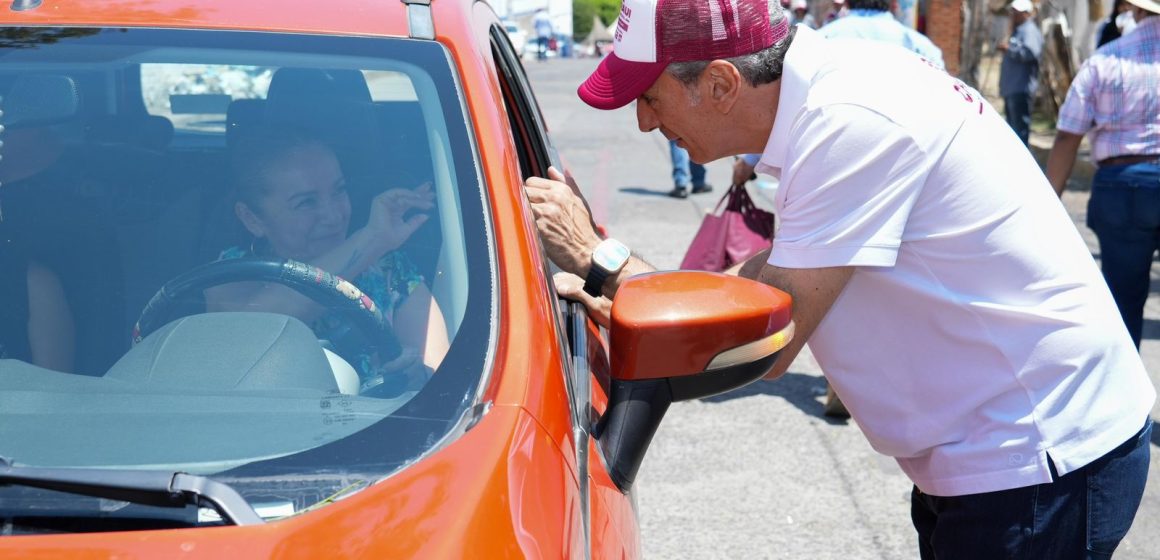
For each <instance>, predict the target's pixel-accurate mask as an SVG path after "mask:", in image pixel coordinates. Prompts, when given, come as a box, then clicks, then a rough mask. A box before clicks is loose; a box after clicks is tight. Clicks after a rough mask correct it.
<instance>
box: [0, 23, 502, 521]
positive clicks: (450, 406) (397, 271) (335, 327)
mask: <svg viewBox="0 0 1160 560" xmlns="http://www.w3.org/2000/svg"><path fill="white" fill-rule="evenodd" d="M0 35H3V36H4V37H5V40H4V41H0V94H2V97H0V100H2V101H0V109H2V110H3V116H2V121H0V122H2V123H3V124H4V130H3V133H2V135H0V139H2V140H3V144H2V145H0V309H4V310H5V311H6V312H5V313H0V457H3V458H4V459H5V460H6V461H11V462H12V463H14V464H19V465H30V466H54V467H92V468H134V469H136V468H146V469H162V470H173V471H184V472H190V473H194V474H202V475H209V476H212V477H214V478H215V479H218V480H221V481H225V482H228V483H229V484H232V485H234V486H235V488H237V489H238V490H239V491H240V492H241V493H242V495H243V496H244V497H246V498H247V499H248V500H250V501H251V502H252V503H258V502H261V503H267V504H270V503H272V504H274V505H275V506H276V507H274V508H273V509H272V510H271V511H278V512H281V513H279V515H285V514H287V512H289V513H290V514H293V513H297V512H301V511H304V510H305V509H307V508H309V507H312V506H314V505H315V504H317V503H318V502H319V501H321V500H323V499H324V498H327V497H334V496H336V495H341V494H342V493H345V492H349V491H353V490H357V489H359V488H362V487H365V486H366V485H368V484H372V483H373V482H374V481H376V480H378V479H380V478H382V477H384V476H386V475H388V474H390V473H391V472H393V471H394V470H396V469H398V468H402V467H403V466H405V465H407V464H410V463H411V462H413V461H415V460H416V458H418V457H421V456H422V455H424V454H426V453H429V452H431V450H433V449H436V448H438V447H439V446H442V445H445V444H446V442H447V441H449V439H450V438H453V437H454V436H455V435H456V434H458V433H459V432H460V431H461V430H462V427H463V425H464V424H465V423H466V416H467V415H468V413H469V410H470V409H471V408H472V404H473V402H474V401H475V400H476V398H477V395H478V391H479V386H480V384H481V380H482V379H483V376H484V375H485V373H486V371H487V370H488V367H489V364H488V363H487V360H488V359H489V358H488V356H489V348H490V345H491V344H492V343H493V340H494V335H495V333H494V329H495V324H494V320H493V317H494V301H495V294H494V292H493V286H494V285H495V284H496V283H495V282H494V270H493V265H492V262H493V257H492V255H491V242H490V241H489V237H490V230H489V229H488V228H487V225H486V224H487V216H486V214H485V205H484V203H483V200H484V198H483V197H484V191H483V189H482V188H481V184H480V178H479V175H478V171H477V168H478V162H477V161H476V160H477V155H476V152H475V150H474V148H473V147H472V146H473V142H472V139H471V132H470V130H469V129H468V127H467V124H466V123H467V119H466V116H465V113H464V108H463V107H464V102H463V99H462V98H461V95H462V89H461V88H460V87H459V86H458V85H457V80H458V78H457V72H456V70H455V69H454V68H453V67H452V66H451V64H450V60H451V58H450V56H449V55H448V52H447V51H446V49H445V48H444V47H443V46H441V45H439V44H438V43H435V42H429V41H412V40H406V39H384V38H378V39H372V38H350V37H336V36H313V35H290V34H280V33H241V32H211V31H180V30H159V29H57V30H35V31H32V30H27V29H19V28H8V29H0ZM275 475H276V476H275ZM288 480H294V482H287V481H288ZM9 491H12V492H15V491H14V490H11V489H9V488H7V487H0V502H6V503H8V504H15V503H16V502H15V501H13V500H28V501H31V502H34V503H35V504H41V503H42V502H43V500H46V499H49V498H48V497H46V496H48V494H51V493H48V494H45V493H36V492H32V493H27V492H24V493H17V494H11V493H10V494H5V492H9ZM58 497H59V496H57V497H54V498H51V499H57V498H58ZM67 499H68V500H71V501H70V502H69V504H71V505H69V506H68V507H70V508H73V509H76V508H80V509H82V510H83V509H85V508H86V507H88V506H86V505H84V504H88V503H89V502H92V503H95V500H94V499H91V498H83V497H76V496H69V497H68V498H67ZM86 500H88V502H86ZM78 504H80V505H78ZM13 507H15V506H13ZM32 507H41V506H38V505H33V506H32ZM94 511H97V510H96V509H94ZM134 515H137V516H139V517H140V516H144V517H145V518H149V517H156V516H162V517H164V516H169V517H173V518H178V519H179V520H180V521H181V522H189V523H191V524H197V523H200V522H209V523H213V522H216V521H214V520H212V519H209V520H205V519H202V518H199V516H198V512H197V510H196V508H190V509H189V511H181V510H178V511H177V512H172V511H167V510H160V509H159V510H158V511H149V512H147V513H143V514H142V513H140V512H138V513H135V514H134ZM199 519H201V520H200V521H199Z"/></svg>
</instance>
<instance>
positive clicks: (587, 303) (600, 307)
mask: <svg viewBox="0 0 1160 560" xmlns="http://www.w3.org/2000/svg"><path fill="white" fill-rule="evenodd" d="M552 281H553V283H554V284H556V293H557V294H560V295H561V296H563V297H565V298H568V299H570V300H574V301H578V302H580V303H583V304H584V307H587V308H588V316H589V317H591V318H592V320H593V321H596V324H598V325H600V326H602V327H604V328H606V329H609V328H612V301H611V300H609V299H608V298H606V297H604V296H601V297H598V298H594V297H592V296H591V295H588V292H585V291H584V279H582V278H580V277H579V276H576V275H575V274H571V273H568V272H557V273H556V275H555V276H553V277H552Z"/></svg>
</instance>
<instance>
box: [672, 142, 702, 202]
mask: <svg viewBox="0 0 1160 560" xmlns="http://www.w3.org/2000/svg"><path fill="white" fill-rule="evenodd" d="M669 157H671V158H672V160H673V190H671V191H669V196H671V197H673V198H688V197H689V191H692V192H693V194H700V193H707V192H711V191H712V190H713V186H712V185H710V184H709V183H706V182H705V166H704V165H701V164H699V163H697V162H695V161H690V160H689V152H687V151H685V149H684V148H682V147H680V146H678V145H677V141H676V140H669Z"/></svg>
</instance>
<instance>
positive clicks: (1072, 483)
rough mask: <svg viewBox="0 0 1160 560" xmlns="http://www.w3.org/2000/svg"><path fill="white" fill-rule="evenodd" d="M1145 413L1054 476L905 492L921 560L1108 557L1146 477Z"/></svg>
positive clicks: (1127, 522)
mask: <svg viewBox="0 0 1160 560" xmlns="http://www.w3.org/2000/svg"><path fill="white" fill-rule="evenodd" d="M1151 439H1152V420H1151V419H1148V420H1147V422H1146V423H1145V425H1144V428H1143V429H1142V430H1140V431H1139V432H1138V433H1137V434H1136V435H1135V436H1132V437H1131V438H1128V440H1127V441H1125V442H1124V443H1123V444H1121V445H1120V446H1119V447H1117V448H1115V449H1113V450H1112V451H1110V452H1109V453H1108V454H1106V455H1104V456H1103V457H1101V458H1099V459H1096V460H1095V461H1092V462H1091V463H1090V464H1088V465H1087V466H1085V467H1083V468H1081V469H1078V470H1075V471H1072V472H1069V473H1067V474H1065V475H1063V476H1058V475H1057V474H1056V473H1055V468H1054V467H1052V469H1051V474H1052V478H1053V480H1054V481H1053V482H1051V483H1048V484H1039V485H1036V486H1028V487H1025V488H1015V489H1013V490H1001V491H999V492H987V493H985V494H971V495H969V496H954V497H938V496H931V495H929V494H923V493H922V492H920V491H919V490H918V489H915V490H913V491H912V492H911V499H910V515H911V520H912V521H913V522H914V528H915V529H917V530H918V548H919V554H920V555H921V557H922V559H923V560H933V559H935V558H937V559H938V560H958V559H962V560H979V559H982V558H1005V559H1027V560H1039V559H1043V558H1051V559H1053V560H1069V559H1085V560H1086V559H1104V558H1111V557H1112V552H1114V551H1115V549H1116V546H1117V545H1119V544H1120V540H1122V539H1123V538H1124V535H1126V534H1127V533H1128V528H1130V527H1131V526H1132V520H1133V519H1134V518H1135V517H1136V510H1137V509H1139V507H1140V500H1141V498H1142V497H1143V495H1144V483H1145V482H1146V481H1147V478H1148V461H1149V454H1150V450H1149V445H1150V444H1151V443H1150V442H1151Z"/></svg>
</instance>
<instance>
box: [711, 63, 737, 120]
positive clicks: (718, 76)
mask: <svg viewBox="0 0 1160 560" xmlns="http://www.w3.org/2000/svg"><path fill="white" fill-rule="evenodd" d="M703 76H704V79H705V80H706V84H705V87H706V90H707V91H706V92H705V93H706V95H703V96H702V97H703V98H705V99H708V101H709V103H712V104H713V106H714V107H715V108H716V109H717V110H718V111H720V112H721V113H722V114H726V113H728V112H729V111H732V110H733V105H734V104H736V103H737V100H738V99H739V98H740V97H741V88H742V87H744V86H745V79H744V78H742V77H741V73H740V72H738V71H737V67H736V66H733V65H732V64H730V63H728V62H726V61H724V60H714V61H713V62H710V63H709V66H707V67H706V68H705V72H704V74H703Z"/></svg>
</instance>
